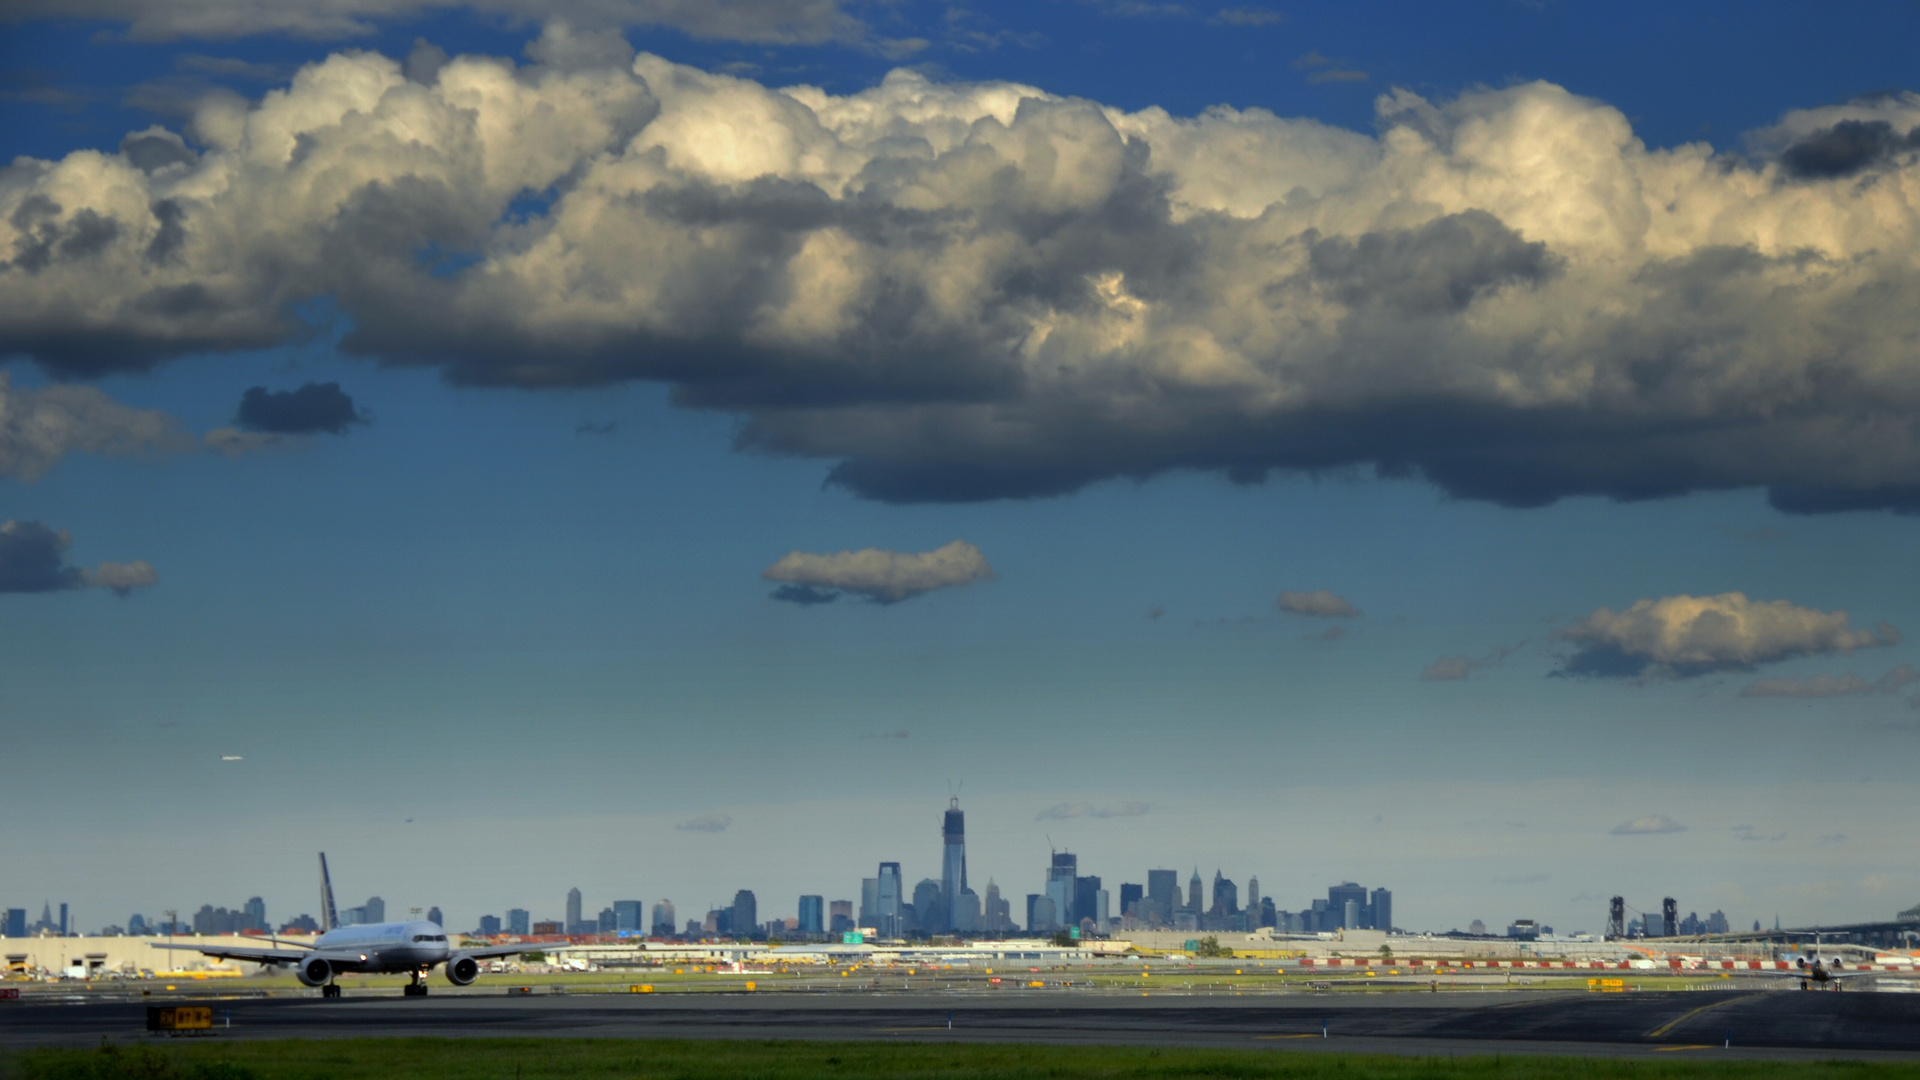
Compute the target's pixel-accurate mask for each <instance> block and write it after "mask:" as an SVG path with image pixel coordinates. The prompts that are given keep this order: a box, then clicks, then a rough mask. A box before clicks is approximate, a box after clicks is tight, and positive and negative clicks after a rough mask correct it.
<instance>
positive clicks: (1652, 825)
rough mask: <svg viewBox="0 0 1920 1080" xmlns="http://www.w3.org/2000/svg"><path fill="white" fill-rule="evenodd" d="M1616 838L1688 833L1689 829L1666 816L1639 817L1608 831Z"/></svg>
mask: <svg viewBox="0 0 1920 1080" xmlns="http://www.w3.org/2000/svg"><path fill="white" fill-rule="evenodd" d="M1608 831H1609V832H1611V833H1612V834H1613V835H1615V836H1643V835H1647V834H1650V833H1676V832H1686V831H1687V827H1686V826H1685V825H1682V824H1680V823H1679V822H1677V821H1675V820H1673V819H1672V818H1670V817H1668V816H1667V815H1665V814H1654V815H1653V816H1651V817H1637V818H1634V819H1633V820H1632V821H1623V822H1621V823H1620V824H1618V825H1615V826H1614V827H1613V828H1612V829H1609V830H1608Z"/></svg>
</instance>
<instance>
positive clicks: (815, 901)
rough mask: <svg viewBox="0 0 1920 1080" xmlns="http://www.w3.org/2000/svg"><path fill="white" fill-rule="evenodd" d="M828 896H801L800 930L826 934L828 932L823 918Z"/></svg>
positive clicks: (804, 932)
mask: <svg viewBox="0 0 1920 1080" xmlns="http://www.w3.org/2000/svg"><path fill="white" fill-rule="evenodd" d="M825 906H826V898H825V897H822V896H811V895H809V896H803V897H801V898H800V932H801V933H803V934H824V933H826V932H827V928H826V925H825V920H824V919H823V918H822V916H823V914H824V912H823V910H822V909H823V908H824V907H825Z"/></svg>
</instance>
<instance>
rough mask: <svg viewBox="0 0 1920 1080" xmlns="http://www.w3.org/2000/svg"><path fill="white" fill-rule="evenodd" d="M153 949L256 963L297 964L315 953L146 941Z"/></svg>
mask: <svg viewBox="0 0 1920 1080" xmlns="http://www.w3.org/2000/svg"><path fill="white" fill-rule="evenodd" d="M148 945H150V946H151V947H153V948H155V949H185V950H187V951H188V952H197V953H200V954H202V955H204V956H211V957H214V958H215V959H218V960H251V961H253V962H254V963H256V964H297V963H299V962H300V961H302V960H305V959H306V958H307V957H309V956H313V955H315V953H314V951H313V950H312V949H255V948H249V947H248V946H245V945H232V946H229V945H164V944H161V943H160V942H148Z"/></svg>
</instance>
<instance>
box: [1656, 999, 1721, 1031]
mask: <svg viewBox="0 0 1920 1080" xmlns="http://www.w3.org/2000/svg"><path fill="white" fill-rule="evenodd" d="M1739 1000H1740V999H1739V998H1728V999H1726V1000H1725V1001H1716V1002H1714V1003H1713V1004H1711V1005H1702V1006H1700V1007H1699V1008H1697V1009H1694V1010H1692V1011H1690V1012H1684V1013H1681V1014H1680V1015H1679V1016H1676V1017H1674V1018H1673V1019H1672V1020H1669V1021H1667V1022H1666V1023H1664V1024H1661V1025H1660V1026H1659V1027H1657V1028H1654V1029H1653V1030H1652V1031H1649V1032H1647V1038H1649V1039H1657V1038H1659V1037H1660V1036H1662V1035H1665V1034H1666V1033H1667V1032H1669V1031H1672V1030H1673V1029H1674V1028H1676V1027H1679V1026H1680V1025H1681V1023H1683V1022H1685V1021H1687V1020H1691V1019H1693V1018H1694V1017H1696V1016H1699V1015H1700V1014H1701V1013H1703V1012H1706V1011H1707V1010H1708V1009H1717V1008H1719V1007H1720V1006H1722V1005H1731V1004H1733V1003H1734V1002H1736V1001H1739Z"/></svg>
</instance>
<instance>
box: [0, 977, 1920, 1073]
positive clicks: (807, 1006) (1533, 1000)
mask: <svg viewBox="0 0 1920 1080" xmlns="http://www.w3.org/2000/svg"><path fill="white" fill-rule="evenodd" d="M154 1000H155V1001H156V1002H158V1001H159V1000H160V999H158V998H156V999H154ZM213 1004H214V1008H215V1012H214V1015H215V1024H216V1025H217V1026H216V1030H215V1031H214V1032H213V1033H212V1036H211V1037H213V1038H217V1039H277V1038H303V1039H327V1038H353V1037H395V1036H452V1037H463V1036H464V1037H473V1036H489V1037H573V1038H638V1039H645V1038H733V1039H859V1040H875V1039H877V1040H923V1041H940V1040H961V1041H990V1042H1035V1043H1055V1044H1075V1043H1080V1044H1099V1043H1106V1044H1137V1045H1159V1046H1211V1047H1243V1048H1244V1047H1267V1048H1270V1049H1290V1050H1339V1051H1348V1052H1354V1053H1390V1054H1420V1055H1426V1054H1438V1055H1462V1054H1474V1053H1565V1054H1578V1055H1606V1056H1646V1057H1656V1056H1659V1057H1664V1056H1668V1055H1685V1056H1715V1055H1717V1056H1730V1057H1741V1058H1747V1057H1764V1058H1789V1059H1794V1058H1804V1059H1815V1058H1820V1059H1824V1058H1833V1057H1848V1058H1866V1059H1879V1058H1895V1059H1906V1060H1913V1059H1920V994H1879V993H1861V992H1856V993H1831V992H1798V991H1777V990H1776V991H1740V990H1731V991H1702V992H1693V993H1682V992H1674V993H1632V994H1605V995H1602V994H1584V993H1537V992H1536V993H1525V992H1518V993H1475V994H1466V993H1461V994H1436V995H1428V994H1417V993H1416V994H1404V993H1403V994H1329V995H1325V996H1315V997H1308V998H1305V999H1304V1000H1303V999H1301V998H1298V997H1289V998H1284V999H1277V1000H1276V999H1264V1000H1262V999H1258V998H1236V997H1232V996H1224V995H1223V996H1221V997H1218V998H1128V997H1119V996H1109V995H1086V996H1079V995H1073V994H1069V993H1062V994H1059V995H1057V996H1055V995H1040V994H1034V995H1023V996H1021V997H1018V998H1015V999H1012V1000H1005V1001H982V1000H980V999H978V998H961V997H952V996H943V995H940V994H937V993H896V994H886V995H860V994H836V995H831V996H822V997H819V998H814V999H808V1000H800V1001H796V1000H794V998H793V997H792V996H789V995H775V994H758V995H756V994H744V993H743V994H698V995H694V994H658V995H624V994H599V995H593V996H584V995H562V994H549V995H537V996H530V997H509V996H505V994H504V993H503V994H502V995H501V996H490V997H475V996H468V997H441V998H433V997H429V998H424V999H402V998H393V997H370V996H369V997H362V998H354V997H351V996H349V997H346V998H343V999H340V1000H336V1001H321V1000H316V999H251V1000H247V999H239V1000H228V1001H219V1002H215V1003H213ZM144 1019H145V1009H144V1007H143V1005H142V1004H139V1003H130V1002H90V1003H84V1004H40V1003H32V1002H7V1003H5V1007H4V1008H3V1009H0V1048H5V1049H19V1048H23V1047H28V1046H42V1045H69V1046H92V1045H98V1044H99V1042H100V1041H101V1039H102V1038H103V1037H104V1038H108V1039H113V1040H125V1039H142V1038H152V1037H153V1036H147V1035H145V1034H144V1032H143V1028H144ZM229 1025H230V1026H229ZM949 1025H951V1026H949ZM1323 1033H1324V1034H1323ZM1729 1042H1730V1043H1731V1047H1730V1048H1729V1047H1728V1046H1727V1044H1728V1043H1729Z"/></svg>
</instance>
